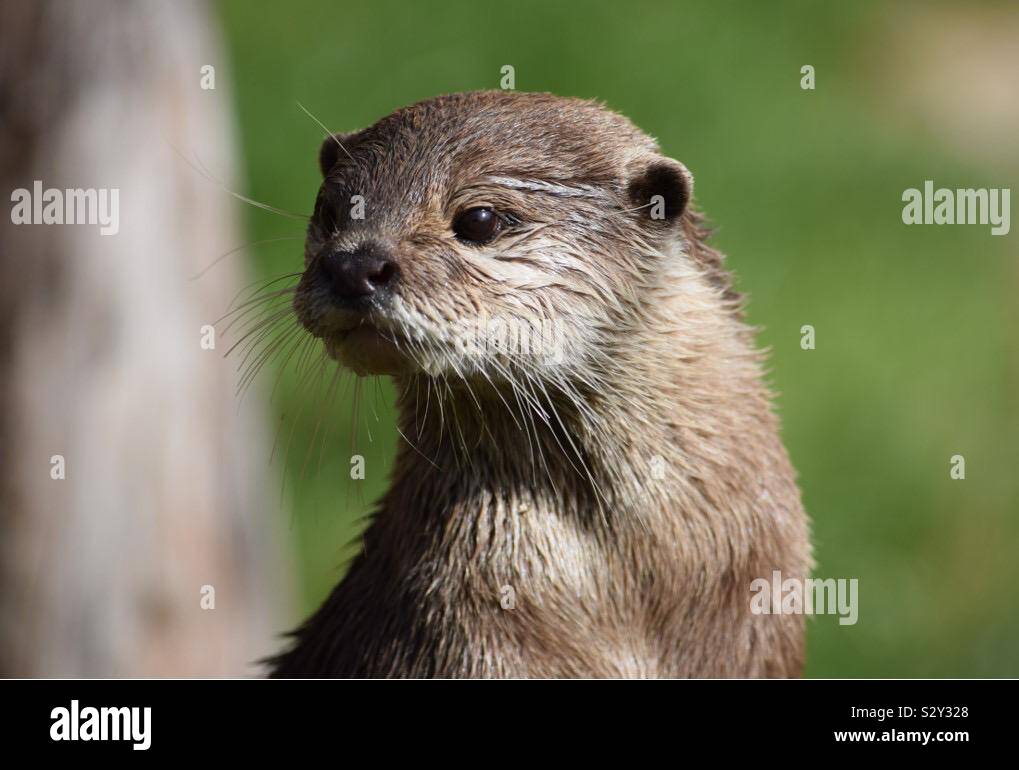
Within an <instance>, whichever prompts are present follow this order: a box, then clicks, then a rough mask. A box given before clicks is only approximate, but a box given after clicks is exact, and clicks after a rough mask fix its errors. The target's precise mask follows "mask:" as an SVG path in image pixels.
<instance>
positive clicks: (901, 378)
mask: <svg viewBox="0 0 1019 770" xmlns="http://www.w3.org/2000/svg"><path fill="white" fill-rule="evenodd" d="M1014 12H1015V7H1014V6H1013V7H1012V10H1011V11H1010V10H1009V7H1008V6H1006V5H997V4H993V3H992V4H986V5H982V4H968V5H967V6H966V7H963V8H960V9H957V10H953V9H952V7H951V6H947V5H940V4H923V5H920V4H917V5H908V4H907V5H905V6H898V8H897V10H895V11H894V12H893V13H894V15H889V13H890V12H889V11H888V10H886V9H885V8H884V4H879V3H869V2H864V3H854V4H830V6H829V7H824V6H820V4H814V3H806V2H804V3H778V4H773V3H753V2H745V3H725V2H722V3H638V4H633V5H628V6H626V7H624V6H623V5H622V4H620V3H618V2H613V1H609V2H589V3H580V2H576V3H556V2H529V1H528V2H524V1H521V0H514V2H510V3H500V4H495V5H488V6H486V5H478V4H477V3H469V2H444V3H442V4H438V3H407V2H389V1H388V0H386V1H385V2H373V3H347V2H311V0H296V1H294V2H288V3H285V4H277V5H271V6H270V5H268V4H266V5H264V6H261V5H260V6H258V7H257V8H256V7H254V6H252V4H250V3H247V2H242V1H241V0H229V1H227V2H224V3H222V4H221V16H222V20H223V26H224V30H225V35H226V42H227V48H228V51H229V56H230V62H229V64H230V69H231V70H232V77H233V81H234V86H233V90H232V92H231V91H230V90H229V89H224V91H225V93H224V98H231V99H232V100H233V101H234V102H235V106H236V109H237V111H238V114H239V119H238V125H239V126H240V130H241V134H240V139H241V142H242V147H243V158H244V161H245V164H244V168H245V171H244V173H245V180H246V181H245V183H244V189H243V191H244V192H245V193H247V194H249V195H251V196H252V197H254V198H256V199H259V200H263V201H267V202H269V203H271V204H273V205H275V206H279V207H282V208H284V209H289V210H293V211H302V212H310V210H311V208H312V205H313V202H314V197H315V192H316V189H317V186H318V183H319V175H318V171H317V168H316V160H315V159H316V153H317V150H318V146H319V143H320V142H321V140H322V132H321V131H320V129H319V128H318V127H317V126H316V125H315V124H314V123H313V122H312V121H311V120H310V119H309V118H308V117H307V116H306V115H304V114H303V113H302V112H301V111H300V110H299V108H298V107H297V105H296V102H297V101H298V100H299V101H300V102H302V103H303V104H304V105H306V106H307V107H308V109H310V110H311V111H312V112H313V113H315V115H316V116H318V117H319V118H320V119H321V120H323V121H324V122H325V123H326V124H327V125H328V126H329V127H330V128H332V129H334V130H351V129H357V128H361V127H363V126H366V125H369V124H371V123H373V122H374V121H375V120H377V119H378V118H379V117H381V116H383V115H385V114H387V113H389V112H391V111H392V110H393V109H395V108H397V107H400V106H402V105H405V104H408V103H411V102H414V101H416V100H420V99H424V98H428V97H431V96H434V95H436V94H440V93H446V92H451V91H461V90H468V89H481V88H496V87H498V84H499V78H500V68H501V67H502V66H503V65H504V64H512V65H513V66H514V67H515V70H516V87H517V88H518V89H519V90H524V91H552V92H555V93H558V94H563V95H576V96H583V97H595V98H598V99H600V100H603V101H605V102H606V103H607V104H608V105H609V106H610V107H612V108H614V109H616V110H619V111H620V112H622V113H624V114H626V115H627V116H629V117H630V118H631V119H633V120H634V121H635V122H636V123H637V125H639V126H641V127H642V128H643V129H645V130H646V131H648V132H649V133H651V134H652V135H654V136H656V137H657V138H658V139H659V141H660V143H661V145H662V147H663V149H664V151H665V152H666V153H667V154H669V155H672V156H673V157H676V158H678V159H680V160H682V161H683V162H684V163H685V164H686V165H687V166H688V167H689V168H690V169H691V170H692V172H693V174H694V176H695V178H696V186H695V195H696V198H697V199H698V201H699V203H700V205H701V207H702V208H703V209H704V210H705V211H706V212H707V214H708V215H709V217H710V218H711V219H712V220H713V222H714V223H715V224H716V226H717V234H716V236H715V239H714V242H715V244H716V245H717V246H719V247H720V248H722V249H723V250H724V251H725V252H726V253H727V254H728V255H729V263H730V266H731V267H732V268H733V269H734V270H735V271H736V273H737V275H738V277H739V285H740V287H741V289H742V290H744V291H745V292H747V293H748V294H749V295H750V305H749V316H750V320H751V321H752V322H753V323H755V324H757V325H759V326H761V327H763V331H762V333H761V337H760V341H761V344H762V345H767V346H770V347H771V349H772V357H771V367H772V373H771V379H772V382H773V385H774V387H775V389H776V390H777V391H778V392H779V394H780V398H779V402H778V404H779V410H780V414H781V416H782V420H783V433H784V438H785V441H786V443H787V446H788V447H789V451H790V453H791V455H792V458H793V462H794V463H795V465H796V466H797V468H798V470H799V473H800V482H801V486H802V489H803V495H804V500H805V504H806V507H807V510H808V511H809V513H810V514H811V516H812V519H813V529H814V536H815V545H816V555H817V562H818V567H817V571H816V574H817V575H818V576H821V577H847V578H849V577H855V578H858V579H859V592H860V593H859V597H860V598H859V601H860V610H859V622H858V623H857V625H855V626H839V625H838V624H837V622H835V620H834V619H833V618H829V617H824V616H822V617H817V618H814V619H813V620H811V622H810V623H809V629H810V631H809V634H810V637H809V647H808V650H809V654H808V668H807V673H808V675H811V676H839V677H855V676H951V677H955V676H1006V675H1007V676H1019V595H1017V583H1019V581H1017V577H1019V564H1017V562H1019V547H1017V546H1019V473H1017V469H1019V408H1017V402H1016V396H1017V392H1019V388H1017V382H1019V363H1017V358H1019V335H1017V328H1019V327H1017V323H1016V322H1017V320H1019V319H1017V313H1016V310H1015V308H1016V304H1017V303H1016V301H1015V295H1016V292H1017V290H1019V274H1017V267H1016V265H1017V260H1016V256H1017V254H1016V251H1017V249H1016V235H1015V233H1012V234H1010V235H1008V236H1006V237H994V236H992V235H991V234H990V227H988V226H983V227H981V226H957V227H935V226H930V227H906V226H904V225H903V224H902V222H901V210H902V203H901V200H900V198H901V195H902V191H903V190H904V189H906V188H910V187H922V186H923V180H925V179H933V180H935V182H936V184H938V185H942V184H943V185H945V186H948V187H957V186H961V187H989V188H990V187H1012V182H1013V180H1014V179H1015V175H1016V169H1017V166H1019V163H1017V154H1016V153H1017V147H1016V146H1015V142H1014V137H1015V136H1016V135H1017V132H1016V131H1015V130H1013V131H1011V132H1010V131H1002V130H1001V129H1002V122H1003V121H1004V123H1005V125H1006V127H1007V126H1011V128H1013V129H1015V128H1016V127H1015V126H1014V125H1013V124H1010V123H1009V121H1011V120H1012V119H1013V118H1014V117H1015V115H1014V114H1008V113H1004V114H1003V113H1002V111H1001V109H1000V100H995V99H993V98H989V99H987V101H986V103H984V104H982V103H980V102H979V101H978V102H976V103H975V104H974V103H973V101H972V99H973V97H972V89H973V88H974V87H977V86H979V82H978V83H976V84H974V83H971V82H968V81H966V80H963V81H961V82H960V81H956V80H952V79H951V78H949V77H948V75H946V74H939V73H953V72H958V71H959V67H961V66H962V65H963V64H965V63H966V62H970V64H972V61H971V59H972V57H975V56H979V55H980V54H979V51H980V50H983V49H982V48H981V47H980V46H974V47H972V48H963V47H959V46H957V45H955V44H954V43H953V40H954V39H955V38H953V37H952V36H951V35H952V34H954V33H952V30H957V29H959V28H960V27H959V25H960V24H965V25H969V26H968V27H967V28H974V29H976V30H977V31H979V30H980V29H985V30H987V31H988V33H989V34H990V33H991V32H993V31H994V30H995V29H1001V28H1002V24H1006V26H1007V24H1010V23H1012V21H1014V19H1015V16H1014ZM978 37H979V35H978ZM1015 39H1019V38H1015ZM1004 50H1005V51H1006V56H1007V53H1008V49H1007V48H1005V49H1004ZM1008 61H1009V60H1006V64H1007V63H1008ZM1010 61H1011V65H1012V67H1011V68H1009V67H1007V66H1006V67H1001V66H996V63H995V62H993V61H991V62H989V63H987V65H986V67H985V69H983V70H980V73H981V74H980V75H979V77H983V78H989V79H990V81H989V83H990V85H995V84H997V83H998V81H999V80H1002V79H1004V80H1005V81H1006V83H1005V84H1006V86H1009V87H1010V88H1011V89H1012V91H1017V90H1019V89H1016V82H1015V81H1016V73H1017V72H1019V69H1017V68H1016V67H1015V64H1016V60H1015V59H1011V60H1010ZM804 64H811V65H813V66H814V67H815V68H816V73H817V76H816V77H817V87H816V89H815V90H813V91H809V90H802V89H801V88H800V84H799V81H800V67H801V66H802V65H804ZM979 64H980V62H977V63H976V64H975V65H973V66H977V65H979ZM956 65H958V66H956ZM942 81H945V82H942ZM985 85H986V83H985ZM993 93H994V91H993V89H992V91H991V94H992V95H993ZM965 99H970V101H969V102H965V101H964V100H965ZM985 107H986V115H985V114H984V108H985ZM963 111H965V112H966V114H962V112H963ZM1002 136H1005V137H1008V136H1011V137H1012V141H1006V140H1003V139H1002ZM245 216H246V217H247V219H246V222H247V227H248V230H249V235H250V240H252V241H256V240H261V239H267V238H274V237H279V236H283V235H293V234H298V235H299V234H300V232H301V230H300V226H299V225H298V224H295V223H294V222H292V221H287V220H283V219H281V218H278V217H274V216H271V215H268V214H265V213H264V212H259V211H256V210H254V209H252V210H250V211H245ZM249 254H250V255H251V257H252V259H253V261H254V268H253V269H254V270H255V271H256V272H257V274H258V275H260V276H263V277H272V276H275V275H279V274H282V273H287V272H291V271H294V270H298V269H300V266H301V248H300V242H299V241H283V242H278V243H272V244H265V245H263V246H260V247H253V248H252V249H250V250H249ZM803 324H812V325H813V326H814V327H815V328H816V330H817V348H816V350H812V351H803V350H801V349H800V347H799V341H800V332H799V330H800V327H801V326H802V325H803ZM391 395H392V394H391V391H390V388H389V386H388V384H387V383H385V382H377V383H376V382H367V383H365V387H364V388H363V389H362V408H361V410H360V413H361V417H360V418H359V419H360V421H361V425H360V426H359V434H358V439H357V443H356V449H357V451H359V452H360V453H362V454H363V455H365V458H366V463H367V468H368V473H367V479H366V480H365V481H363V482H350V481H349V479H348V475H349V474H348V469H349V462H350V461H349V457H350V450H351V446H352V444H351V438H350V437H351V434H352V432H353V426H352V419H353V418H352V414H353V410H352V407H351V400H352V393H350V392H345V393H342V394H341V395H340V397H339V398H337V399H336V401H335V403H334V404H333V405H331V406H330V407H329V409H328V411H327V412H326V413H325V414H324V415H323V416H322V418H323V419H321V420H320V419H319V416H318V415H315V414H313V413H310V412H309V413H307V414H304V413H302V414H296V413H295V412H296V406H297V401H298V398H297V395H296V383H295V381H294V378H293V376H292V375H291V374H290V373H289V372H284V375H283V383H282V385H281V388H280V391H279V393H278V394H277V397H276V399H275V401H274V402H273V407H272V408H273V411H274V419H281V418H285V419H286V420H287V424H288V425H289V426H292V429H293V439H292V443H293V446H294V447H298V448H300V449H299V450H295V451H293V452H291V453H290V455H289V457H288V458H287V459H286V460H285V461H283V465H284V469H283V471H284V473H285V475H286V477H287V480H286V485H285V491H284V502H283V504H282V505H281V510H286V511H290V512H291V514H290V515H291V516H292V522H291V527H290V531H291V533H292V535H293V539H294V548H295V553H296V558H297V562H298V564H299V565H300V569H301V573H300V574H301V576H302V578H301V579H302V584H301V589H302V597H303V605H302V606H301V607H300V608H299V609H300V613H299V614H303V613H305V612H307V611H309V610H310V609H311V608H313V607H314V606H316V605H317V604H318V602H319V601H321V599H322V598H323V597H324V595H325V593H326V592H327V591H328V590H329V588H330V587H331V586H332V585H333V584H334V583H335V582H336V581H337V580H338V579H339V577H340V576H341V575H342V568H343V564H344V561H345V559H346V558H347V557H349V555H350V554H351V552H352V548H353V547H356V546H351V545H349V543H350V542H351V541H352V540H354V541H355V543H356V534H357V532H358V531H359V526H360V524H359V520H360V519H361V517H363V515H364V514H365V513H367V512H368V511H369V510H370V503H371V501H372V500H373V499H375V498H376V497H377V496H378V494H379V493H380V492H381V491H382V489H383V488H384V486H385V482H386V470H387V468H388V466H389V464H390V462H391V457H392V454H393V451H394V447H395V437H396V432H395V429H394V428H393V424H392V411H391V400H392V399H391ZM317 425H318V426H321V427H318V428H316V426H317ZM369 428H370V430H371V435H372V441H370V442H369V441H368V440H367V434H366V429H369ZM287 430H290V428H289V427H288V428H287ZM316 431H317V432H316ZM312 446H313V447H314V450H313V451H312V452H310V453H309V452H306V451H305V450H304V447H312ZM319 454H321V458H320V457H319ZM955 454H962V455H964V457H965V460H966V479H965V480H963V481H953V480H951V479H950V478H949V458H950V457H951V456H952V455H955ZM309 457H311V458H312V459H311V461H310V462H309V461H308V458H309ZM295 619H296V618H295Z"/></svg>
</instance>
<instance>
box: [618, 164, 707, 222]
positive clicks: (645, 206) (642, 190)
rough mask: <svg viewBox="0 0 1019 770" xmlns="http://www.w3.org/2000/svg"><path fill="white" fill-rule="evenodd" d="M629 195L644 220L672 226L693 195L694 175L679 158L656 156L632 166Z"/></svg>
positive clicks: (635, 213) (637, 214)
mask: <svg viewBox="0 0 1019 770" xmlns="http://www.w3.org/2000/svg"><path fill="white" fill-rule="evenodd" d="M626 195H627V198H629V201H630V206H631V208H633V209H634V211H633V214H634V215H636V216H638V217H639V218H640V219H641V221H644V222H648V223H649V224H651V225H660V226H669V225H672V224H675V223H676V222H678V221H679V218H680V216H682V214H683V212H684V211H686V207H687V205H688V204H689V203H690V199H691V198H692V197H693V176H691V174H690V172H689V171H687V168H686V166H684V165H683V164H682V163H680V162H679V161H675V160H673V159H672V158H662V157H657V158H652V159H651V160H646V161H642V162H640V163H638V164H635V165H634V166H633V167H632V170H631V173H630V178H629V181H628V182H627V185H626Z"/></svg>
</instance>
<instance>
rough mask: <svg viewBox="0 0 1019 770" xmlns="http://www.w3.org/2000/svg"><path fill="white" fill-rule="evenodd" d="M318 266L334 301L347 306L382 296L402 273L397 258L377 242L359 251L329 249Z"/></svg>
mask: <svg viewBox="0 0 1019 770" xmlns="http://www.w3.org/2000/svg"><path fill="white" fill-rule="evenodd" d="M317 269H318V271H319V273H320V278H321V280H322V281H323V283H324V284H325V285H326V286H327V287H328V290H329V296H330V298H331V299H332V301H333V302H335V303H336V304H337V305H339V306H340V307H345V308H354V307H358V306H363V305H367V304H369V303H370V302H371V301H372V300H377V299H382V298H383V297H384V295H386V294H387V293H388V292H390V291H391V289H392V287H393V284H394V283H395V282H396V277H397V274H398V272H399V268H398V266H397V264H396V260H395V259H393V258H392V256H391V255H390V254H389V253H388V252H387V251H386V250H384V249H381V248H379V247H377V246H374V245H369V246H365V247H362V248H359V249H357V250H355V251H340V250H336V249H329V250H328V251H326V252H325V253H323V254H322V256H321V257H320V258H319V259H318V266H317Z"/></svg>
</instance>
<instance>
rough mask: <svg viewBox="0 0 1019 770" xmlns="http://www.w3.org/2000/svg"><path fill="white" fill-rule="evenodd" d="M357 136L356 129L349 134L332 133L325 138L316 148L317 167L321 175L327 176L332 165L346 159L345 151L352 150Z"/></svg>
mask: <svg viewBox="0 0 1019 770" xmlns="http://www.w3.org/2000/svg"><path fill="white" fill-rule="evenodd" d="M357 138H358V132H356V131H351V132H350V133H349V134H332V135H331V136H327V137H326V138H325V140H324V141H323V142H322V146H321V147H319V149H318V167H319V170H320V171H321V172H322V176H324V177H325V176H329V172H330V171H332V169H333V166H335V165H336V164H337V163H339V162H340V161H341V160H346V158H347V153H348V152H352V151H353V150H352V148H353V146H354V144H355V143H356V141H357ZM344 150H345V151H346V152H344Z"/></svg>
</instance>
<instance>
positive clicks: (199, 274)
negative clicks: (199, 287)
mask: <svg viewBox="0 0 1019 770" xmlns="http://www.w3.org/2000/svg"><path fill="white" fill-rule="evenodd" d="M303 239H304V236H303V235H284V236H281V237H279V238H265V239H264V240H261V241H252V242H251V243H245V244H242V245H240V246H237V247H235V248H233V249H230V251H228V252H226V253H225V254H220V255H219V256H218V257H216V259H214V260H213V261H212V262H210V263H209V264H208V265H206V266H205V267H203V268H202V269H201V270H199V271H198V272H197V273H195V274H194V275H193V276H191V278H190V279H189V280H191V281H197V280H198V279H199V278H201V277H202V276H203V275H205V274H206V273H207V272H209V271H210V270H211V269H212V268H214V267H215V266H216V265H218V264H219V263H220V262H222V261H223V260H224V259H226V258H227V257H229V256H230V255H231V254H236V253H237V252H238V251H240V250H242V249H249V248H251V247H252V246H262V245H263V244H266V243H278V242H280V241H297V240H303Z"/></svg>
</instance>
